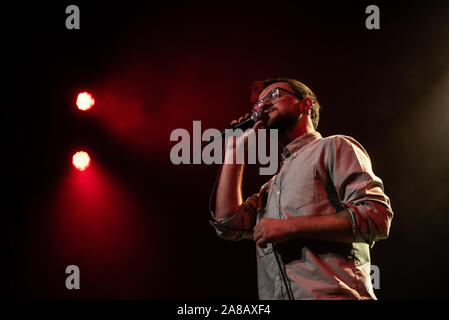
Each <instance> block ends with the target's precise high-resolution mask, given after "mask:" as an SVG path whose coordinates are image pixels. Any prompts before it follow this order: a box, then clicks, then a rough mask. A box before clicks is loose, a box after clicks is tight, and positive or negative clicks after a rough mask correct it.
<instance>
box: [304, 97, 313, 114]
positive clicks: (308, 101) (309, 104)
mask: <svg viewBox="0 0 449 320" xmlns="http://www.w3.org/2000/svg"><path fill="white" fill-rule="evenodd" d="M312 105H313V101H312V99H310V98H309V97H305V98H304V99H302V100H301V111H302V112H309V111H310V108H312Z"/></svg>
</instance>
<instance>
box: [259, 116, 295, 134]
mask: <svg viewBox="0 0 449 320" xmlns="http://www.w3.org/2000/svg"><path fill="white" fill-rule="evenodd" d="M270 116H271V117H268V119H267V120H266V122H265V127H266V128H267V129H277V130H278V132H279V136H282V135H283V134H284V133H285V132H287V131H290V130H291V129H293V128H294V127H295V126H296V123H297V121H298V118H297V117H296V116H295V115H292V114H288V113H287V114H282V113H279V112H278V111H274V112H272V113H271V114H270Z"/></svg>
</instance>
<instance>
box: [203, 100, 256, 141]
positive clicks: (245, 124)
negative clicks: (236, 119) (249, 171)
mask: <svg viewBox="0 0 449 320" xmlns="http://www.w3.org/2000/svg"><path fill="white" fill-rule="evenodd" d="M262 118H263V112H262V109H261V108H257V109H256V110H254V111H253V113H252V114H251V117H249V118H247V119H245V120H243V121H242V122H240V123H236V124H233V125H231V126H230V127H229V128H228V129H232V130H235V129H242V130H243V131H245V130H247V129H250V128H252V127H253V126H254V124H255V123H256V122H257V121H259V120H262ZM225 133H226V130H224V131H222V132H221V133H220V137H222V138H223V137H224V136H225ZM218 137H219V136H215V137H213V138H211V139H210V140H209V141H206V142H204V143H203V144H202V145H201V147H204V146H207V145H208V144H209V143H211V142H212V141H214V140H215V139H217V138H218Z"/></svg>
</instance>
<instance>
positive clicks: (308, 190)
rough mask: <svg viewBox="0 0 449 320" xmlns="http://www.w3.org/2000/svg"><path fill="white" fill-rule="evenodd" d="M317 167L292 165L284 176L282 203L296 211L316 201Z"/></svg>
mask: <svg viewBox="0 0 449 320" xmlns="http://www.w3.org/2000/svg"><path fill="white" fill-rule="evenodd" d="M315 197H316V196H315V169H314V168H313V167H306V168H301V167H300V166H297V167H292V168H290V170H289V171H288V172H287V173H286V175H285V176H284V179H283V181H282V187H281V205H282V207H283V208H284V209H287V210H288V209H293V210H295V211H297V210H299V209H301V208H302V207H305V206H307V205H309V204H311V203H313V202H315Z"/></svg>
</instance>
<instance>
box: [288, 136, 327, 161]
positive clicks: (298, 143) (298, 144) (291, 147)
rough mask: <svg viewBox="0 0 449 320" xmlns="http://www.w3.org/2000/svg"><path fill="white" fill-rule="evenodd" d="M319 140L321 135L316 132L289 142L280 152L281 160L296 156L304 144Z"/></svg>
mask: <svg viewBox="0 0 449 320" xmlns="http://www.w3.org/2000/svg"><path fill="white" fill-rule="evenodd" d="M318 139H321V134H320V133H319V132H318V131H313V132H309V133H306V134H303V135H302V136H300V137H298V138H296V139H295V140H293V141H292V142H290V143H289V144H288V145H287V146H286V147H285V148H284V150H283V152H282V159H283V160H285V159H287V158H288V157H290V156H291V155H292V154H296V153H297V152H298V151H299V150H301V149H302V148H303V147H304V146H305V145H306V144H308V143H310V142H312V141H315V140H318Z"/></svg>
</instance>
